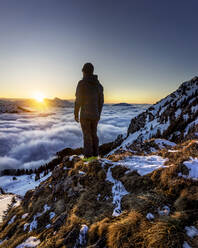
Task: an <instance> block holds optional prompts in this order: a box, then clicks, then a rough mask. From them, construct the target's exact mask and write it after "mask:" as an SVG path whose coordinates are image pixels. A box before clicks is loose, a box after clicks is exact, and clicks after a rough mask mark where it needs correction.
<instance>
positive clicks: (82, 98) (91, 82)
mask: <svg viewBox="0 0 198 248" xmlns="http://www.w3.org/2000/svg"><path fill="white" fill-rule="evenodd" d="M103 103H104V95H103V87H102V85H101V84H100V82H99V81H98V78H97V75H90V76H87V77H84V78H83V79H82V80H80V81H79V82H78V86H77V89H76V101H75V107H74V115H75V117H78V113H79V110H80V109H81V111H80V119H81V120H82V119H89V120H99V119H100V115H101V112H102V107H103Z"/></svg>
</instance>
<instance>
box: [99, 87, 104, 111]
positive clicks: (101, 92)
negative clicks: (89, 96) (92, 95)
mask: <svg viewBox="0 0 198 248" xmlns="http://www.w3.org/2000/svg"><path fill="white" fill-rule="evenodd" d="M100 86H101V87H100V91H99V103H98V106H99V114H100V115H101V112H102V107H103V104H104V93H103V86H102V85H100Z"/></svg>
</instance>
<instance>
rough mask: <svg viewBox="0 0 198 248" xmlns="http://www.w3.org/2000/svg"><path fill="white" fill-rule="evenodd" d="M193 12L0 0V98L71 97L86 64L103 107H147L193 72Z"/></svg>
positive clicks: (182, 7) (150, 1)
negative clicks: (122, 104)
mask: <svg viewBox="0 0 198 248" xmlns="http://www.w3.org/2000/svg"><path fill="white" fill-rule="evenodd" d="M197 10H198V1H197V0H188V1H185V0H184V1H181V0H180V1H178V0H174V1H172V0H166V1H159V0H122V1H121V0H120V1H118V0H113V1H111V0H100V1H96V0H83V1H80V0H78V1H77V0H53V1H52V0H0V55H1V56H0V97H9V98H10V97H13V98H29V97H33V95H34V94H36V93H39V92H40V93H41V94H43V95H44V96H45V97H48V98H54V97H59V98H64V99H74V97H75V89H76V85H77V82H78V81H79V80H80V79H81V78H82V73H81V68H82V65H83V64H84V63H85V62H92V63H93V64H94V66H95V73H96V74H98V77H99V80H100V81H101V83H102V85H103V86H104V93H105V101H106V102H129V103H154V102H156V101H157V100H160V99H161V98H162V97H165V96H166V95H168V94H169V93H171V92H172V91H173V90H175V89H177V87H178V86H179V85H180V83H181V82H183V81H186V80H189V79H191V78H192V77H194V76H195V75H197V74H198V73H197V69H198V32H197V26H198V19H197Z"/></svg>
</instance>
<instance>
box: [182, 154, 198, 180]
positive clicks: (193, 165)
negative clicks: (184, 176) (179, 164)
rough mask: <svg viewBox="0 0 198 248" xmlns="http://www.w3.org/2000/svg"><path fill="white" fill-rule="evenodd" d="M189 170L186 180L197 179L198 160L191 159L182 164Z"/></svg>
mask: <svg viewBox="0 0 198 248" xmlns="http://www.w3.org/2000/svg"><path fill="white" fill-rule="evenodd" d="M183 164H184V165H185V166H186V167H187V168H188V169H189V175H188V178H192V179H195V180H197V179H198V158H191V160H189V161H185V162H184V163H183Z"/></svg>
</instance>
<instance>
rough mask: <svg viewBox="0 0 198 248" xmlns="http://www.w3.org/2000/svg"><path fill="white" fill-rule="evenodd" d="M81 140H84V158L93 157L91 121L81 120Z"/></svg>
mask: <svg viewBox="0 0 198 248" xmlns="http://www.w3.org/2000/svg"><path fill="white" fill-rule="evenodd" d="M80 124H81V128H82V132H83V139H84V156H85V157H87V158H88V157H92V156H93V142H92V133H91V121H89V120H81V121H80Z"/></svg>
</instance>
